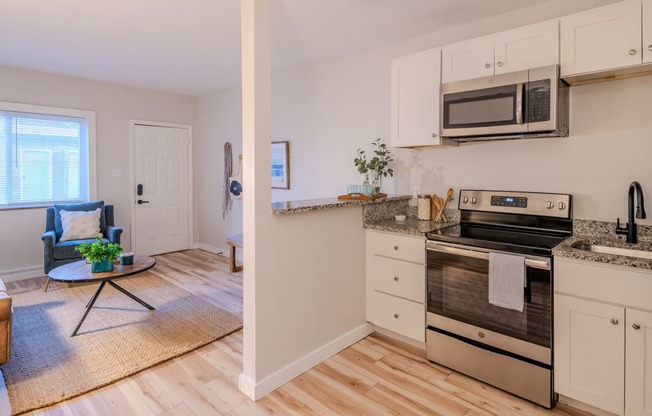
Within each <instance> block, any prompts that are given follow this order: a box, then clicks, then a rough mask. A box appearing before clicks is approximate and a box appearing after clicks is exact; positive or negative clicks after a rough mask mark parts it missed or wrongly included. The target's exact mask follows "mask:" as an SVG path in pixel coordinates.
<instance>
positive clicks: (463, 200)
mask: <svg viewBox="0 0 652 416" xmlns="http://www.w3.org/2000/svg"><path fill="white" fill-rule="evenodd" d="M462 202H463V203H465V204H466V203H467V202H469V197H468V196H465V197H464V198H462Z"/></svg>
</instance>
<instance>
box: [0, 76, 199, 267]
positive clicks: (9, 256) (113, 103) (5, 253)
mask: <svg viewBox="0 0 652 416" xmlns="http://www.w3.org/2000/svg"><path fill="white" fill-rule="evenodd" d="M0 100H2V101H11V102H18V103H26V104H37V105H46V106H53V107H64V108H75V109H81V110H91V111H95V112H96V124H97V131H96V133H97V135H96V136H97V178H98V179H97V196H98V198H99V199H103V200H105V201H106V202H107V203H112V204H113V205H114V206H115V217H116V224H117V225H119V226H121V227H122V228H123V229H124V230H125V231H124V232H123V234H122V243H123V247H125V249H127V250H129V249H130V248H131V235H130V233H131V218H130V216H131V205H130V204H131V203H132V197H131V192H132V186H131V184H130V183H129V174H130V166H129V120H130V119H139V120H150V121H163V122H171V123H182V124H196V117H197V98H195V97H189V96H182V95H176V94H169V93H161V92H155V91H150V90H144V89H138V88H131V87H125V86H119V85H114V84H108V83H102V82H95V81H89V80H84V79H79V78H71V77H65V76H59V75H53V74H46V73H41V72H34V71H27V70H22V69H16V68H8V67H0ZM116 168H117V169H121V170H122V176H121V177H112V176H111V170H112V169H116ZM0 225H1V226H2V233H0V247H2V250H0V275H3V278H5V279H11V278H12V276H24V273H22V272H26V273H27V274H32V275H34V274H35V275H39V274H43V245H42V242H41V239H40V236H41V234H42V233H43V231H44V228H45V209H44V208H38V209H22V210H11V211H7V210H2V211H0ZM9 272H14V273H12V274H11V275H7V273H9Z"/></svg>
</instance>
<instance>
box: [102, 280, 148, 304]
mask: <svg viewBox="0 0 652 416" xmlns="http://www.w3.org/2000/svg"><path fill="white" fill-rule="evenodd" d="M108 282H109V284H110V285H111V286H113V287H114V288H116V289H118V290H119V291H120V292H122V293H124V294H125V295H127V296H129V297H130V298H132V299H133V300H135V301H136V302H138V303H140V304H141V305H143V306H144V307H146V308H147V309H149V310H150V311H153V310H154V307H153V306H151V305H150V304H148V303H146V302H145V301H144V300H142V299H141V298H139V297H137V296H136V295H134V294H133V293H131V292H128V291H127V290H126V289H123V288H122V287H120V286H118V285H117V284H116V283H114V282H112V281H111V280H109V281H108Z"/></svg>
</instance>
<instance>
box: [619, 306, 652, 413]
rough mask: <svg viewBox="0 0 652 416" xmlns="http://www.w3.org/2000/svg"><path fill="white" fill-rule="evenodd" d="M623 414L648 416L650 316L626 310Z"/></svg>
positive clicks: (651, 405)
mask: <svg viewBox="0 0 652 416" xmlns="http://www.w3.org/2000/svg"><path fill="white" fill-rule="evenodd" d="M625 332H626V337H625V345H626V348H625V356H626V367H625V374H626V377H625V412H626V413H627V414H628V415H645V416H652V313H650V312H643V311H637V310H630V309H627V328H626V329H625Z"/></svg>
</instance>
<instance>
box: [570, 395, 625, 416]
mask: <svg viewBox="0 0 652 416" xmlns="http://www.w3.org/2000/svg"><path fill="white" fill-rule="evenodd" d="M559 402H560V403H564V404H567V405H569V406H570V407H574V408H576V409H579V410H583V411H585V412H588V413H591V414H592V415H596V416H616V414H615V413H611V412H608V411H606V410H602V409H598V408H597V407H594V406H591V405H590V404H586V403H584V402H581V401H579V400H575V399H571V398H570V397H566V396H564V395H562V394H560V395H559Z"/></svg>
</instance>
